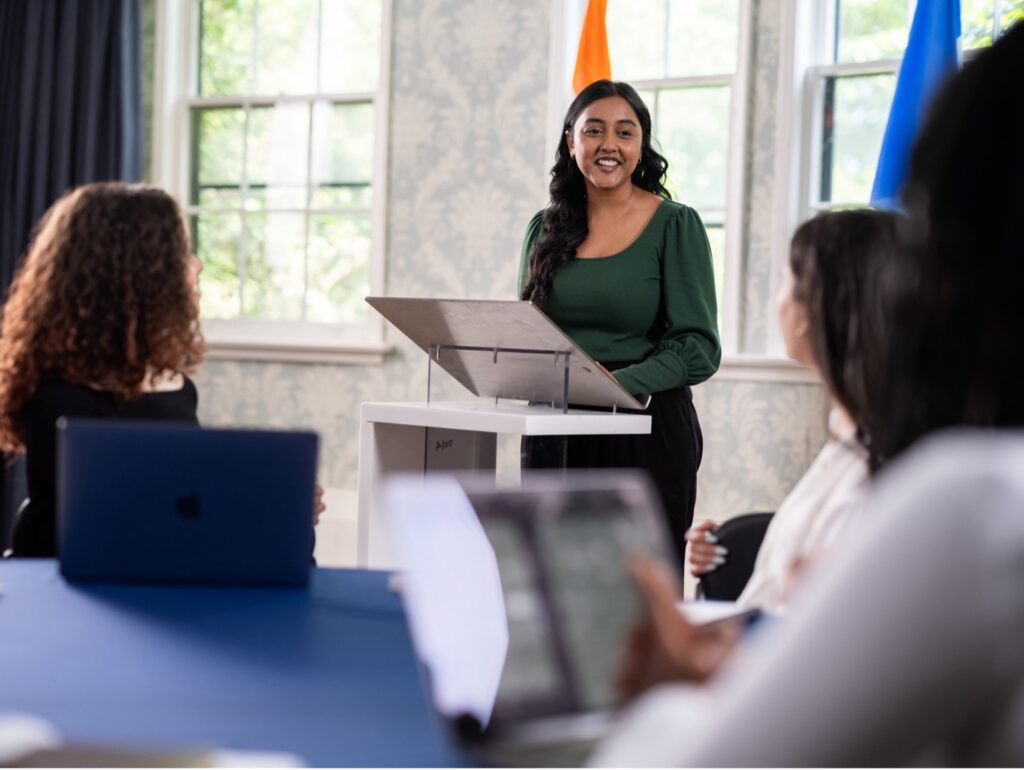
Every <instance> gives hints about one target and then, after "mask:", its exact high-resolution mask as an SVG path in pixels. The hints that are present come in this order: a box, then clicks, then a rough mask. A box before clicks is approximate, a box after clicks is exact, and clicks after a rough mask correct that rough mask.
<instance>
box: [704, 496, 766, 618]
mask: <svg viewBox="0 0 1024 770" xmlns="http://www.w3.org/2000/svg"><path fill="white" fill-rule="evenodd" d="M774 515H775V514H774V513H744V514H741V515H740V516H734V517H733V518H731V519H728V520H727V521H724V522H722V523H721V524H720V525H719V526H718V528H717V529H716V530H715V534H716V535H717V536H718V544H719V545H722V546H725V547H726V548H728V549H729V555H728V556H727V557H726V558H725V564H723V565H722V566H721V567H719V568H718V569H716V570H715V571H714V572H709V573H708V574H706V575H702V576H701V578H700V583H699V584H698V588H699V590H700V593H701V595H702V596H703V597H704V598H705V599H714V600H717V601H730V602H731V601H735V600H736V599H738V598H739V595H740V594H741V593H743V588H744V587H745V586H746V585H747V581H748V580H750V574H751V573H752V572H753V571H754V561H755V560H756V559H757V552H758V551H759V550H761V541H762V540H764V533H765V531H766V530H767V529H768V524H769V522H771V520H772V516H774Z"/></svg>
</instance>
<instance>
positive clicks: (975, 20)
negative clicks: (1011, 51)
mask: <svg viewBox="0 0 1024 770" xmlns="http://www.w3.org/2000/svg"><path fill="white" fill-rule="evenodd" d="M960 13H961V28H962V30H963V37H962V39H961V47H962V48H963V50H965V51H966V50H968V49H970V48H983V47H985V46H989V45H992V21H993V19H994V18H995V3H994V2H993V0H961V6H960ZM1021 20H1024V0H1003V2H1002V10H1001V14H1000V19H999V29H1000V31H1001V32H1005V31H1006V30H1007V29H1009V28H1010V27H1011V26H1012V25H1013V24H1014V23H1015V22H1017V21H1021Z"/></svg>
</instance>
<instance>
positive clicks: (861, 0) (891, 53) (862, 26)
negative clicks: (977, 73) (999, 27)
mask: <svg viewBox="0 0 1024 770" xmlns="http://www.w3.org/2000/svg"><path fill="white" fill-rule="evenodd" d="M908 3H909V11H908ZM990 4H991V3H990ZM915 6H916V0H839V25H838V30H837V34H838V37H839V45H838V56H837V60H838V61H841V62H863V61H872V60H874V59H898V58H900V57H901V56H903V49H904V48H906V47H907V36H908V35H909V34H910V20H911V19H912V18H913V12H914V7H915ZM989 28H990V29H991V26H990V27H989Z"/></svg>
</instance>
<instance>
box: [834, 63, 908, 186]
mask: <svg viewBox="0 0 1024 770" xmlns="http://www.w3.org/2000/svg"><path fill="white" fill-rule="evenodd" d="M824 87H825V99H824V104H825V113H824V116H823V133H822V173H821V190H820V200H821V201H822V202H835V203H867V202H868V200H869V199H870V197H871V185H872V184H873V182H874V180H875V169H876V167H877V166H878V153H879V151H880V150H881V148H882V136H883V134H884V133H885V124H886V121H887V120H888V118H889V107H890V105H891V104H892V97H893V91H894V90H895V88H896V76H895V75H891V74H885V75H866V76H850V77H837V78H827V79H826V80H825V84H824Z"/></svg>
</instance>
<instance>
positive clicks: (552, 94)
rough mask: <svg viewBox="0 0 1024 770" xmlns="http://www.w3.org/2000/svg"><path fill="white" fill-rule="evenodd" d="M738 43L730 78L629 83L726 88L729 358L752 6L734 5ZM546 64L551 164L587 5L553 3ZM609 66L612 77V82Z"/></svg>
mask: <svg viewBox="0 0 1024 770" xmlns="http://www.w3.org/2000/svg"><path fill="white" fill-rule="evenodd" d="M738 1H739V15H738V21H739V23H738V25H737V26H738V30H737V34H738V36H739V37H738V40H737V50H736V70H735V72H734V73H733V74H731V75H710V76H707V75H698V76H691V77H683V78H665V79H658V80H637V81H630V85H632V86H634V87H635V88H636V89H637V90H638V91H642V90H650V89H657V88H665V87H671V86H698V85H704V86H713V85H722V86H725V85H727V86H729V87H730V89H731V90H730V103H729V104H730V108H729V109H730V113H729V144H728V147H729V151H728V159H727V161H726V162H727V164H728V172H727V173H728V179H727V181H726V204H725V210H724V212H723V217H724V219H723V221H725V222H726V228H725V265H724V273H725V286H724V287H723V291H722V305H723V307H722V328H721V329H720V330H719V333H720V335H721V341H722V350H723V351H724V353H725V354H726V355H727V356H729V357H730V358H731V357H733V356H735V354H736V353H737V352H738V350H739V344H740V326H741V320H742V301H743V242H744V235H745V221H744V219H745V218H744V198H745V191H746V167H747V159H746V147H747V104H748V102H749V97H750V94H749V91H750V76H751V73H750V67H751V44H752V23H753V4H752V0H738ZM551 5H552V13H551V30H550V43H549V59H548V62H549V63H548V119H547V124H548V140H547V141H548V144H547V146H546V148H545V160H546V162H548V163H550V162H551V159H553V158H554V157H555V150H556V148H557V146H558V141H559V139H560V136H561V132H562V119H563V118H564V117H565V111H566V110H567V109H568V107H569V104H570V103H571V102H572V99H573V96H574V94H573V91H572V76H573V71H574V69H575V66H576V51H577V48H578V46H579V36H580V28H581V27H582V24H583V16H584V14H585V12H586V7H587V2H586V0H561V1H560V2H559V1H558V0H556V2H553V3H552V4H551ZM614 64H615V63H614V62H612V77H616V74H615V71H614Z"/></svg>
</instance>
